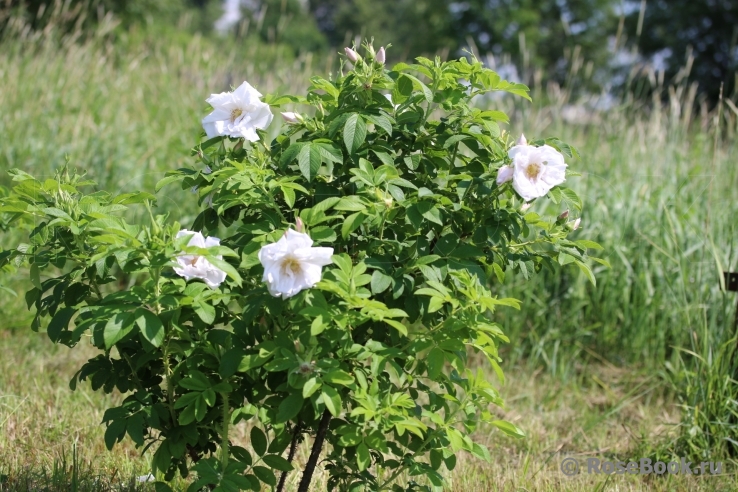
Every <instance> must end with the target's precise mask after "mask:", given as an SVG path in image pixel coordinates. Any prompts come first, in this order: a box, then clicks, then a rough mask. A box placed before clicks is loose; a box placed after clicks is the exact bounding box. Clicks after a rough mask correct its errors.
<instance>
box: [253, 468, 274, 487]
mask: <svg viewBox="0 0 738 492" xmlns="http://www.w3.org/2000/svg"><path fill="white" fill-rule="evenodd" d="M252 470H253V472H254V475H256V476H257V477H258V478H259V480H261V481H262V482H264V483H267V484H269V485H277V478H276V477H275V476H274V472H273V471H272V470H270V469H269V468H267V467H265V466H255V467H253V468H252Z"/></svg>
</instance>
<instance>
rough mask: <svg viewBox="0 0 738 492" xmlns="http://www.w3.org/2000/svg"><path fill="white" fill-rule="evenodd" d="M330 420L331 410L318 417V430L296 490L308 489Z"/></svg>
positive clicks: (306, 491)
mask: <svg viewBox="0 0 738 492" xmlns="http://www.w3.org/2000/svg"><path fill="white" fill-rule="evenodd" d="M330 422H331V412H329V411H328V410H325V411H324V412H323V416H322V417H321V418H320V424H319V425H318V432H317V434H315V441H314V442H313V448H312V449H311V450H310V458H308V461H307V464H305V470H304V471H303V472H302V480H300V486H299V487H298V488H297V492H308V491H309V490H310V482H312V480H313V473H314V472H315V466H316V465H317V464H318V458H320V451H321V450H322V449H323V441H325V435H326V433H327V432H328V424H330Z"/></svg>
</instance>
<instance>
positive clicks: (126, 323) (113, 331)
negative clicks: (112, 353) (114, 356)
mask: <svg viewBox="0 0 738 492" xmlns="http://www.w3.org/2000/svg"><path fill="white" fill-rule="evenodd" d="M132 329H133V315H132V314H131V313H117V314H115V315H114V316H113V317H112V318H110V320H109V321H108V322H107V324H106V325H105V328H104V330H103V340H104V341H105V348H107V349H109V348H111V347H112V346H113V345H115V344H116V343H118V342H120V341H121V340H122V339H123V338H124V337H125V336H126V335H128V334H129V333H130V332H131V330H132Z"/></svg>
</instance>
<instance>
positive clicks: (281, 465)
mask: <svg viewBox="0 0 738 492" xmlns="http://www.w3.org/2000/svg"><path fill="white" fill-rule="evenodd" d="M261 460H262V461H263V462H264V463H265V464H266V465H267V466H269V467H271V468H274V469H275V470H279V471H283V472H288V471H291V470H294V467H293V466H292V465H291V464H290V462H289V461H287V460H286V459H284V458H282V457H281V456H279V455H276V454H267V455H265V456H262V458H261Z"/></svg>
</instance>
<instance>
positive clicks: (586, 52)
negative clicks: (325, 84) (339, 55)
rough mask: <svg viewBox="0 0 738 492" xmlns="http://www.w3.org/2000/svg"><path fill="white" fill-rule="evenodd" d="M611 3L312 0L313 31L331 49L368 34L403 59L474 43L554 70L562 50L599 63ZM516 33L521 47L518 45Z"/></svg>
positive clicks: (609, 28) (609, 29)
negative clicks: (320, 34)
mask: <svg viewBox="0 0 738 492" xmlns="http://www.w3.org/2000/svg"><path fill="white" fill-rule="evenodd" d="M612 4H613V1H612V0H466V1H463V2H448V1H445V0H311V1H310V2H309V5H310V10H311V12H312V13H313V15H314V16H315V18H316V20H317V22H318V26H319V27H320V29H321V30H322V31H323V32H324V33H326V35H327V36H328V39H329V41H330V42H331V44H332V45H334V46H340V45H341V44H346V43H348V41H349V38H350V37H351V36H357V35H368V34H371V35H373V36H374V37H375V38H377V39H380V40H382V42H383V43H385V42H388V41H389V42H392V44H393V45H394V46H395V49H393V50H392V53H391V55H392V56H393V57H397V58H398V59H407V58H409V57H414V56H418V55H430V54H435V53H437V52H439V51H443V50H450V51H451V52H452V53H454V54H455V55H456V54H459V52H460V50H461V49H463V48H464V47H467V46H468V45H469V40H472V41H473V42H474V44H475V45H476V47H477V48H478V49H479V51H480V53H481V54H485V53H495V54H501V53H509V54H512V55H513V56H515V57H516V58H518V59H522V55H523V53H521V48H524V49H525V51H526V52H527V53H526V55H528V57H529V60H530V61H531V63H533V64H534V65H535V66H540V67H544V68H546V69H548V70H549V71H555V70H556V68H557V64H559V62H560V60H561V58H562V57H563V56H564V53H565V51H566V49H567V48H569V49H571V48H573V47H574V46H577V45H579V46H580V47H581V54H582V56H584V57H585V58H587V59H594V60H595V61H597V60H602V61H604V58H605V57H606V53H607V41H606V36H607V35H608V34H613V33H614V31H615V28H616V25H617V18H616V17H615V15H614V13H613V10H612V8H611V6H612ZM521 34H522V35H523V36H524V39H525V42H524V45H521V42H520V40H521Z"/></svg>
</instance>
